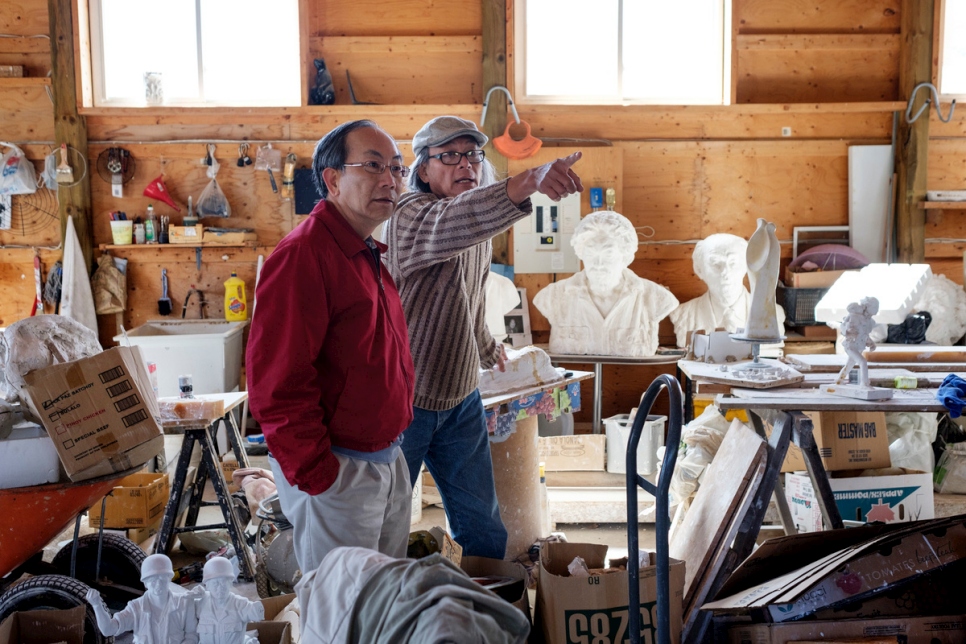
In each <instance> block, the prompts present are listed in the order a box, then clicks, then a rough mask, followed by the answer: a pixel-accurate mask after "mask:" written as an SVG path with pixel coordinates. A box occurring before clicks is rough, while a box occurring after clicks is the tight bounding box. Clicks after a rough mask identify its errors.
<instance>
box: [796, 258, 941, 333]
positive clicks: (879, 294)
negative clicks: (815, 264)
mask: <svg viewBox="0 0 966 644" xmlns="http://www.w3.org/2000/svg"><path fill="white" fill-rule="evenodd" d="M930 277H932V269H930V268H929V265H928V264H869V265H868V266H866V267H865V268H863V269H861V270H858V271H847V272H845V273H843V274H842V277H840V278H839V279H838V280H836V282H835V283H834V284H832V286H831V287H830V288H829V290H828V293H826V294H825V296H824V297H823V298H822V299H821V300H819V302H818V304H816V305H815V320H816V321H817V322H832V323H838V322H841V321H842V318H844V317H845V316H846V315H848V310H847V307H848V305H849V304H851V303H852V302H858V301H859V300H861V299H862V298H863V297H874V298H876V299H877V300H879V312H878V313H877V314H876V315H875V318H874V319H875V321H876V323H877V324H901V323H902V322H903V321H904V320H905V319H906V316H908V315H909V314H910V313H912V309H913V306H915V304H916V302H917V301H918V300H919V296H920V295H921V294H922V290H923V288H924V287H925V286H926V282H927V281H928V280H929V278H930Z"/></svg>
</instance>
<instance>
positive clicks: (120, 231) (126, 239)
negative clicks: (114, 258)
mask: <svg viewBox="0 0 966 644" xmlns="http://www.w3.org/2000/svg"><path fill="white" fill-rule="evenodd" d="M111 236H112V237H113V238H114V244H115V245H117V246H125V245H127V244H130V243H132V241H133V239H134V222H133V221H131V220H125V221H112V222H111Z"/></svg>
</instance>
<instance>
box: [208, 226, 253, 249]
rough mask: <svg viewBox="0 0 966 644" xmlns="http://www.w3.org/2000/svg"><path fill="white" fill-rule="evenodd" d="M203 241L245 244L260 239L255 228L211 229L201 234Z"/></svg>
mask: <svg viewBox="0 0 966 644" xmlns="http://www.w3.org/2000/svg"><path fill="white" fill-rule="evenodd" d="M201 241H202V242H204V243H205V244H227V245H230V244H244V243H247V242H253V241H258V235H256V234H255V231H254V230H239V231H230V232H225V231H219V230H210V229H209V230H206V231H204V234H203V235H202V236H201Z"/></svg>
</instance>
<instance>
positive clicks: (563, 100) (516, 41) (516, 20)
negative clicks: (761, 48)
mask: <svg viewBox="0 0 966 644" xmlns="http://www.w3.org/2000/svg"><path fill="white" fill-rule="evenodd" d="M625 1H628V0H618V2H620V3H623V2H625ZM714 1H715V3H716V8H717V10H718V11H719V15H718V19H719V23H720V26H721V34H722V43H721V49H722V51H721V91H720V97H719V98H718V100H709V101H695V100H693V99H682V100H680V101H675V100H673V99H671V100H666V99H646V98H636V99H625V98H621V97H613V98H611V99H603V98H596V97H593V98H588V97H584V96H573V95H545V94H544V95H529V94H527V92H526V64H527V61H526V52H527V48H526V40H527V38H526V33H527V29H526V5H527V0H516V1H515V2H514V3H513V18H512V20H513V25H512V29H511V30H510V32H511V34H512V37H513V42H512V51H513V52H514V55H513V59H514V60H513V67H512V69H513V89H514V94H513V95H514V100H515V101H517V102H518V103H520V104H525V105H561V106H564V105H575V106H578V105H582V106H597V105H599V106H661V105H695V106H697V105H707V106H718V105H731V104H733V103H734V88H733V85H734V77H733V75H734V68H733V61H734V56H735V40H736V34H735V32H734V27H733V11H734V2H733V0H714ZM618 15H619V16H621V20H623V17H622V15H623V12H622V11H620V10H619V11H618ZM622 33H623V24H621V25H620V26H619V41H618V47H619V49H618V85H619V86H621V87H622V86H623V77H622V75H623V68H622V67H623V59H622V56H623V46H622V42H621V41H620V39H621V38H622V37H623V36H622Z"/></svg>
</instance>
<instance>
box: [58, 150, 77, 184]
mask: <svg viewBox="0 0 966 644" xmlns="http://www.w3.org/2000/svg"><path fill="white" fill-rule="evenodd" d="M57 183H74V170H73V169H71V167H70V164H69V163H67V144H66V143H61V144H60V163H58V164H57Z"/></svg>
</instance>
